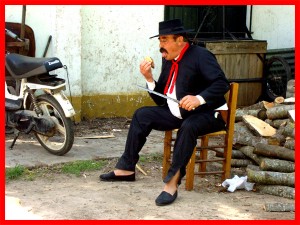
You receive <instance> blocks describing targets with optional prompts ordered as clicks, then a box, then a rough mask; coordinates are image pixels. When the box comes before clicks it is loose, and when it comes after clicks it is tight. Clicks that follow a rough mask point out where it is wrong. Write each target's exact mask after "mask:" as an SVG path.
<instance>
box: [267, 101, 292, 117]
mask: <svg viewBox="0 0 300 225" xmlns="http://www.w3.org/2000/svg"><path fill="white" fill-rule="evenodd" d="M293 109H295V105H294V104H293V105H278V106H275V107H273V108H269V109H267V112H266V113H267V117H268V119H270V120H274V119H286V118H288V117H289V114H288V111H289V110H293Z"/></svg>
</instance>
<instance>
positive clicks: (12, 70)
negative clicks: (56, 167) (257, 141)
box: [5, 32, 75, 155]
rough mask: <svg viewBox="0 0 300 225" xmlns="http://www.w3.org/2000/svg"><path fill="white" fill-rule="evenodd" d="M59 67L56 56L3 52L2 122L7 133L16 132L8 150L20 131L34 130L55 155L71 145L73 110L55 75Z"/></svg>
mask: <svg viewBox="0 0 300 225" xmlns="http://www.w3.org/2000/svg"><path fill="white" fill-rule="evenodd" d="M6 33H7V32H6ZM8 35H9V34H8ZM14 35H15V34H14ZM14 37H15V36H14ZM61 68H65V69H66V67H65V66H63V64H62V63H61V61H60V60H59V59H58V58H57V57H51V58H35V57H29V56H24V55H20V54H16V53H9V52H6V55H5V69H6V80H5V114H6V119H5V121H6V124H5V125H6V131H7V132H8V131H9V130H13V132H14V133H15V137H14V140H13V142H12V144H11V146H10V148H11V149H12V148H13V146H14V145H15V142H16V140H17V138H18V137H19V134H20V132H22V133H26V134H29V133H30V132H33V133H34V134H35V136H36V138H37V140H38V142H39V143H40V144H41V145H42V146H43V147H44V148H45V149H46V150H47V151H49V152H50V153H52V154H55V155H64V154H66V153H67V152H69V151H70V149H71V148H72V146H73V142H74V130H73V122H72V120H71V118H72V117H73V116H74V115H75V111H74V108H73V106H72V104H71V103H70V101H69V100H68V98H67V97H66V96H65V94H64V90H65V89H66V82H65V80H64V79H62V78H58V77H57V75H56V74H54V72H55V71H56V70H58V69H61Z"/></svg>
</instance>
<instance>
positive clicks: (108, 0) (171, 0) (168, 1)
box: [0, 0, 300, 225]
mask: <svg viewBox="0 0 300 225" xmlns="http://www.w3.org/2000/svg"><path fill="white" fill-rule="evenodd" d="M62 3H63V4H62ZM241 3H243V5H295V11H296V12H295V29H299V22H298V21H299V17H300V10H299V1H298V0H294V1H292V0H250V1H240V0H227V1H225V0H223V1H220V0H212V1H210V2H209V4H210V5H241ZM24 4H26V5H43V4H44V5H98V4H101V5H201V4H203V5H207V1H200V0H198V1H196V0H185V1H183V0H164V1H162V0H139V1H136V0H124V1H121V0H104V1H95V0H94V1H93V0H85V1H83V0H77V1H76V0H75V1H74V0H73V1H71V0H64V1H61V0H52V1H47V0H45V1H39V0H25V1H24V0H23V1H21V0H2V1H1V3H0V16H1V19H0V21H1V22H0V31H1V32H0V33H1V37H0V41H1V43H0V52H3V53H4V54H5V49H4V40H5V39H4V38H5V31H4V27H5V24H4V22H5V5H24ZM297 27H298V28H297ZM295 35H296V37H295V42H296V43H299V34H298V32H297V30H296V31H295ZM295 46H296V44H295ZM295 49H296V47H295ZM295 52H296V56H295V58H296V59H298V56H299V53H298V51H295ZM295 64H296V65H295V70H296V73H297V72H298V71H300V70H298V66H299V62H297V60H296V62H295ZM0 65H1V66H0V68H1V69H0V79H1V80H0V84H1V88H0V90H1V91H0V101H1V104H0V107H1V109H0V115H1V118H2V121H5V111H4V77H5V76H4V74H5V69H4V56H3V57H1V59H0ZM295 80H296V84H297V83H298V82H297V79H295ZM296 90H297V88H296ZM296 95H298V94H297V91H296ZM297 106H298V104H297V103H296V110H297V108H298V107H297ZM298 127H299V126H296V131H295V132H296V134H297V133H298ZM0 135H1V140H5V127H4V123H2V125H1V126H0ZM296 146H298V144H297V142H296ZM0 149H1V151H2V153H1V154H0V160H1V161H0V165H2V166H1V170H0V171H1V173H0V174H1V175H0V177H1V184H0V193H1V197H0V199H1V201H0V224H17V225H23V224H30V225H33V224H38V225H40V224H53V223H55V224H57V223H59V224H60V223H62V224H64V225H67V224H74V223H76V224H100V223H101V224H102V223H104V224H110V223H118V222H122V221H120V220H113V221H106V220H76V221H75V220H55V221H51V220H43V221H38V220H37V221H36V220H34V221H31V220H26V221H23V220H19V221H8V220H5V202H4V201H5V141H1V147H0ZM299 151H300V150H299ZM295 153H296V161H297V163H298V158H299V152H297V150H296V151H295ZM297 174H298V165H297V164H296V175H297ZM295 179H296V180H295V186H296V187H298V181H299V179H298V178H297V176H296V178H295ZM295 196H296V199H295V202H296V205H295V206H296V210H295V220H287V221H284V220H276V221H272V220H252V221H230V220H227V221H195V220H193V221H188V223H189V224H200V223H204V224H215V223H217V222H220V223H222V224H223V223H225V224H232V223H238V224H240V223H242V224H251V225H253V224H272V225H273V224H274V222H275V223H276V225H279V224H282V225H289V224H299V215H298V214H299V213H298V207H299V204H298V190H296V195H295ZM158 210H159V209H158ZM262 210H263V209H262ZM128 222H129V221H128ZM182 222H184V221H168V220H166V221H144V220H143V221H136V220H130V223H131V224H139V223H143V224H153V223H159V224H165V225H166V224H174V223H182ZM184 223H185V222H184Z"/></svg>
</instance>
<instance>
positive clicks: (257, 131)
mask: <svg viewBox="0 0 300 225" xmlns="http://www.w3.org/2000/svg"><path fill="white" fill-rule="evenodd" d="M231 164H232V167H245V168H246V173H247V177H248V180H247V181H249V182H252V183H255V190H256V191H257V192H261V193H267V194H272V195H276V196H281V197H285V198H291V199H294V198H295V188H294V187H295V98H294V97H289V98H286V99H284V98H283V97H278V98H276V99H275V100H274V102H265V101H261V102H259V103H256V104H254V105H251V106H247V107H244V108H239V109H237V111H236V122H235V130H234V149H233V150H232V163H231Z"/></svg>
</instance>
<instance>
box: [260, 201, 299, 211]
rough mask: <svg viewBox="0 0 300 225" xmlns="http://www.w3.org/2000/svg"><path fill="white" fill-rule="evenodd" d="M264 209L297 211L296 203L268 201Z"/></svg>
mask: <svg viewBox="0 0 300 225" xmlns="http://www.w3.org/2000/svg"><path fill="white" fill-rule="evenodd" d="M264 210H265V211H266V212H295V203H279V202H276V203H266V204H265V205H264Z"/></svg>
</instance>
